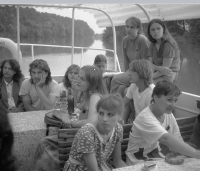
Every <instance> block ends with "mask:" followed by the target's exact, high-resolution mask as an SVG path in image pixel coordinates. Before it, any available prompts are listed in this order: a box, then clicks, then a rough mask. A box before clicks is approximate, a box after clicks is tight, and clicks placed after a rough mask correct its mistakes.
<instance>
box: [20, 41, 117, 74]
mask: <svg viewBox="0 0 200 171" xmlns="http://www.w3.org/2000/svg"><path fill="white" fill-rule="evenodd" d="M20 46H31V57H32V61H33V60H35V55H34V47H36V46H37V47H41V46H42V47H59V48H69V49H70V48H72V46H60V45H45V44H29V43H20ZM74 48H75V49H81V61H80V67H82V59H83V50H102V51H108V52H112V53H113V54H114V50H111V49H98V48H90V47H74ZM116 62H117V68H118V71H119V72H121V67H120V64H119V60H118V56H117V55H116ZM114 65H115V62H114ZM114 68H115V67H114Z"/></svg>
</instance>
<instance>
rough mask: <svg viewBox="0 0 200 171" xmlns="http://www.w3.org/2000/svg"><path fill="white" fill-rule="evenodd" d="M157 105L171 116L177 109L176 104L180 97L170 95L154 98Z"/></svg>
mask: <svg viewBox="0 0 200 171" xmlns="http://www.w3.org/2000/svg"><path fill="white" fill-rule="evenodd" d="M154 100H155V103H154V104H155V105H156V106H157V108H158V109H159V110H160V111H161V112H162V113H166V114H171V113H172V111H173V110H174V108H175V105H176V102H177V100H178V96H174V95H168V96H164V95H162V96H160V97H158V96H154Z"/></svg>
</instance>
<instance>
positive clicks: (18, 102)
mask: <svg viewBox="0 0 200 171" xmlns="http://www.w3.org/2000/svg"><path fill="white" fill-rule="evenodd" d="M24 79H25V78H24V77H22V78H21V79H20V80H19V82H14V81H13V87H12V95H13V99H14V102H15V106H16V108H18V112H23V111H24V105H23V101H22V98H21V97H20V96H19V90H20V86H21V84H22V82H23V81H24ZM0 93H1V102H2V104H3V105H4V106H5V107H6V109H8V107H9V106H8V95H7V90H6V84H5V81H4V80H3V78H1V79H0Z"/></svg>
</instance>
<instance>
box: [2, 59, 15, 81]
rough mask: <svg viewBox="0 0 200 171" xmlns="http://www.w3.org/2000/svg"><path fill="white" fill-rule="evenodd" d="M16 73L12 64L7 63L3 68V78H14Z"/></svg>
mask: <svg viewBox="0 0 200 171" xmlns="http://www.w3.org/2000/svg"><path fill="white" fill-rule="evenodd" d="M15 74H16V72H15V71H14V70H13V69H12V67H11V66H10V64H9V63H8V62H6V63H5V64H4V66H3V76H4V78H13V75H15Z"/></svg>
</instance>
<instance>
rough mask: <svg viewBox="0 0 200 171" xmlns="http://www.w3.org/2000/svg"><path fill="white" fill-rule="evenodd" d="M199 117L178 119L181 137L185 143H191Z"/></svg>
mask: <svg viewBox="0 0 200 171" xmlns="http://www.w3.org/2000/svg"><path fill="white" fill-rule="evenodd" d="M196 118H197V116H193V117H187V118H177V119H176V121H177V123H178V126H179V129H180V133H181V136H182V137H183V140H184V141H185V142H189V140H190V137H191V135H192V133H193V128H194V124H195V121H196Z"/></svg>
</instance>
